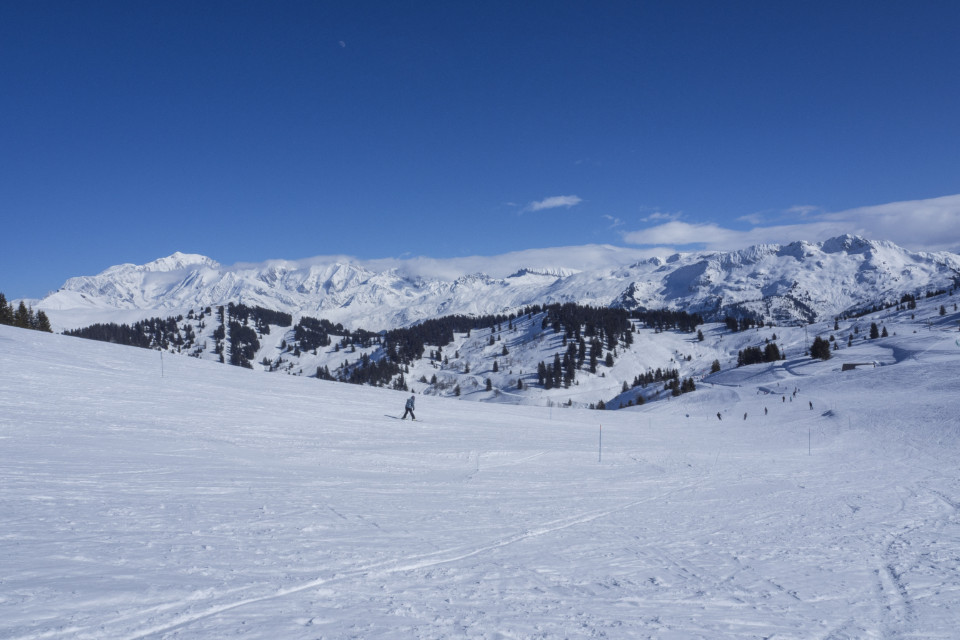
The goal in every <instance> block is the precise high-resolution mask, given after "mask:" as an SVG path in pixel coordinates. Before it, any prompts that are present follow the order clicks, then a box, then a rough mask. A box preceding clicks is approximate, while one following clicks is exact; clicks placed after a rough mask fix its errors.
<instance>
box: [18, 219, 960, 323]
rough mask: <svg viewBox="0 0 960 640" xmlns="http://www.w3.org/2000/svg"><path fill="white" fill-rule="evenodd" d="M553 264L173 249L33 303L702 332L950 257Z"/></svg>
mask: <svg viewBox="0 0 960 640" xmlns="http://www.w3.org/2000/svg"><path fill="white" fill-rule="evenodd" d="M609 249H613V248H609ZM598 254H602V252H599V251H598ZM563 255H564V251H563V250H557V251H556V256H555V258H554V259H555V261H556V263H555V264H553V265H549V266H546V265H541V266H527V267H522V266H518V267H517V268H516V269H514V270H512V271H510V274H511V275H508V276H505V277H494V276H491V275H488V274H487V273H485V272H484V271H480V272H474V273H463V274H461V275H459V277H449V275H430V274H424V273H417V272H416V270H414V269H408V268H406V266H405V264H404V263H403V262H399V263H397V264H394V265H392V266H389V267H387V268H375V267H371V266H369V265H370V264H373V263H372V262H371V263H361V262H353V261H348V260H346V259H343V260H340V259H336V260H331V261H329V262H325V261H318V260H313V261H283V260H271V261H267V262H264V263H260V264H239V265H233V266H229V267H225V266H223V265H221V264H220V263H218V262H216V261H215V260H213V259H211V258H208V257H206V256H202V255H197V254H184V253H179V252H177V253H174V254H173V255H171V256H168V257H166V258H160V259H158V260H154V261H153V262H149V263H147V264H144V265H133V264H123V265H117V266H114V267H110V268H108V269H106V270H104V271H103V272H101V273H99V274H97V275H94V276H80V277H75V278H70V279H69V280H67V282H66V283H64V285H63V287H61V288H60V289H59V290H58V291H56V292H54V293H52V294H50V295H48V296H47V297H45V298H43V299H42V300H41V301H39V302H38V303H37V304H36V305H35V306H36V308H38V309H43V310H45V311H46V312H47V313H48V314H50V316H51V319H52V320H53V321H54V323H55V324H56V325H58V326H66V327H72V326H80V325H82V324H87V323H89V322H90V318H91V313H93V314H97V313H99V314H100V315H101V316H103V317H104V318H108V317H109V315H110V313H111V312H124V313H122V314H120V315H123V316H124V317H130V316H135V315H138V314H139V315H141V316H142V317H147V316H151V315H165V314H167V313H170V312H173V311H184V312H185V311H186V310H188V309H191V308H204V307H207V306H216V305H221V304H226V303H227V302H231V301H232V302H238V303H242V304H245V305H255V306H262V307H265V308H268V309H273V310H277V311H284V312H287V313H291V314H293V315H295V316H298V315H301V314H302V315H310V316H314V317H319V318H326V319H329V320H330V321H332V322H339V323H342V324H343V325H344V326H348V327H354V328H357V327H362V328H365V329H368V330H381V329H389V328H392V327H401V326H409V325H412V324H415V323H417V322H419V321H422V320H425V319H429V318H436V317H441V316H446V315H452V314H465V315H470V314H475V315H479V314H497V313H509V312H511V311H513V310H516V309H519V308H521V307H523V306H525V305H528V304H549V303H554V302H561V303H562V302H577V303H580V304H585V305H592V306H614V307H623V308H627V309H635V308H645V309H657V308H667V309H682V310H686V311H689V312H697V313H701V314H702V315H703V316H704V317H705V318H706V319H707V320H708V321H710V320H720V319H722V318H723V317H724V316H725V315H728V314H729V315H735V316H742V315H751V316H753V317H759V318H763V319H765V320H770V321H773V322H775V323H777V324H801V323H809V322H813V321H817V320H822V319H825V318H829V317H832V316H837V315H842V314H845V313H850V312H854V311H857V310H859V309H861V308H863V307H865V306H870V305H872V304H876V303H880V302H884V301H891V300H896V299H899V298H900V297H901V296H902V295H904V294H915V293H917V292H922V291H925V290H938V289H947V288H952V287H954V286H957V285H958V284H960V256H958V255H956V254H952V253H948V252H936V253H926V252H911V251H908V250H906V249H903V248H901V247H899V246H897V245H896V244H894V243H892V242H887V241H876V240H868V239H865V238H862V237H859V236H849V235H846V236H840V237H836V238H831V239H829V240H826V241H824V242H821V243H808V242H803V241H798V242H793V243H790V244H787V245H775V244H769V245H755V246H752V247H748V248H746V249H742V250H738V251H729V252H716V251H711V252H691V253H676V254H673V255H670V256H668V257H665V258H664V257H657V258H646V259H639V260H634V261H631V262H629V263H628V264H622V263H619V264H618V263H617V261H618V260H619V261H621V262H622V261H623V254H618V255H617V256H616V258H617V259H616V260H614V259H611V260H609V262H608V266H596V265H591V266H590V267H589V268H580V266H579V265H575V266H567V265H564V264H562V262H563ZM602 255H606V254H602ZM437 262H438V263H442V262H443V261H437ZM600 262H603V260H602V259H601V260H600ZM486 264H487V265H489V266H490V267H491V269H490V271H492V270H493V268H494V267H499V268H501V269H502V267H503V266H504V264H505V261H504V260H503V259H502V258H501V257H492V258H489V259H487V262H486ZM481 266H483V264H481ZM438 271H439V270H438ZM447 271H449V269H448V270H447ZM139 312H143V313H142V314H140V313H139ZM105 321H106V320H105Z"/></svg>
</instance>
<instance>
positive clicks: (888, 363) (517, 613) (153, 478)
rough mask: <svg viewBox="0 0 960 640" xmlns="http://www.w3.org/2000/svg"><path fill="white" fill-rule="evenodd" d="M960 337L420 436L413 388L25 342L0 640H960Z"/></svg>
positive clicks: (1, 486)
mask: <svg viewBox="0 0 960 640" xmlns="http://www.w3.org/2000/svg"><path fill="white" fill-rule="evenodd" d="M868 326H869V325H868ZM777 331H778V333H779V331H780V329H779V328H778V329H777ZM504 335H505V336H506V335H507V334H506V331H505V332H504ZM955 338H956V333H955V332H948V331H945V330H941V331H919V332H917V333H911V332H907V331H902V332H901V333H900V335H898V336H896V337H894V338H891V339H887V340H885V341H883V342H875V343H870V344H865V345H863V347H860V346H857V347H854V348H853V349H854V350H859V349H861V348H862V349H863V351H862V353H861V352H858V351H851V352H848V353H847V354H845V355H847V356H851V357H852V356H853V355H856V356H858V358H859V357H861V356H862V357H863V358H866V359H867V361H872V360H879V361H880V362H883V363H884V366H881V367H878V368H872V367H870V368H866V369H858V370H856V371H852V372H844V373H842V374H841V373H840V372H839V366H840V365H839V362H838V361H837V360H831V361H827V362H813V361H810V360H809V359H806V358H795V359H791V360H787V361H785V362H781V363H774V364H771V365H756V366H753V367H745V368H742V369H733V370H728V371H724V372H722V373H721V374H719V375H716V376H711V377H710V379H709V382H708V383H704V384H702V385H700V387H699V388H698V390H697V391H696V392H694V393H691V394H686V395H684V396H681V397H679V398H674V399H672V400H670V401H663V402H657V403H650V404H648V405H645V406H643V407H639V408H632V409H627V410H623V411H607V412H596V411H586V410H577V409H568V410H561V409H559V408H554V409H552V410H551V409H548V408H543V407H524V406H509V405H503V404H496V403H491V404H477V403H472V402H467V401H456V400H450V399H441V398H433V397H430V396H418V398H417V415H418V417H420V418H421V419H422V420H421V421H418V422H413V423H411V422H409V421H406V422H401V421H399V420H396V419H395V417H397V416H399V415H400V414H401V413H402V410H403V401H404V398H405V397H406V394H403V393H399V392H392V391H387V390H382V389H373V388H367V387H355V386H350V385H342V384H337V383H325V382H321V381H317V380H313V379H306V378H300V377H295V376H277V375H274V374H268V373H263V372H256V371H249V370H243V369H239V368H234V367H227V366H223V365H219V364H215V363H211V362H204V361H199V360H196V359H193V358H183V357H171V356H170V355H169V354H168V355H166V356H164V359H163V362H162V364H163V376H162V377H161V359H160V356H159V354H158V352H154V351H146V350H140V349H135V348H127V347H119V346H115V345H108V344H102V343H95V342H88V341H84V340H79V339H72V338H67V337H64V336H56V335H48V334H39V333H36V332H27V331H22V330H17V329H12V328H9V327H0V362H2V367H0V505H2V506H3V508H2V510H0V513H2V516H0V517H2V521H0V522H2V528H0V558H3V571H2V572H0V637H3V638H17V639H27V638H31V639H33V638H130V639H132V638H212V637H217V638H225V637H234V636H237V637H247V638H397V637H418V638H556V637H571V638H578V637H609V638H625V637H631V638H770V637H776V638H811V637H813V638H908V637H916V638H951V637H955V634H956V627H957V623H958V622H960V513H958V507H960V475H958V473H957V472H958V462H957V460H958V459H960V458H958V455H957V454H958V453H960V436H958V432H960V418H958V416H960V393H957V392H958V391H960V383H958V382H957V381H958V380H960V377H958V374H960V347H958V346H957V345H956V344H955ZM449 348H450V347H447V348H445V351H446V350H447V349H449ZM496 348H497V349H499V348H500V345H499V343H498V345H497V347H496ZM411 375H412V372H411ZM428 377H429V376H428ZM798 388H799V391H798V393H797V394H796V396H794V395H793V391H794V390H795V389H798ZM810 402H812V403H813V408H812V409H810V408H809V403H810ZM765 408H766V409H767V414H766V415H764V409H765ZM718 411H720V412H721V415H722V416H723V420H722V421H720V420H718V419H717V417H716V413H717V412H718ZM744 414H746V415H747V418H746V419H744V418H743V416H744ZM601 423H602V436H603V440H602V442H603V449H602V459H600V460H598V457H599V454H600V453H601V452H600V451H599V444H600V442H599V436H600V430H601V427H600V425H601Z"/></svg>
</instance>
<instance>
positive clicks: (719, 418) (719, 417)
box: [717, 411, 723, 422]
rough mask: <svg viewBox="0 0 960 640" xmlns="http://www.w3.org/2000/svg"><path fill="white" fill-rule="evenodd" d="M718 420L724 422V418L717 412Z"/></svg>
mask: <svg viewBox="0 0 960 640" xmlns="http://www.w3.org/2000/svg"><path fill="white" fill-rule="evenodd" d="M717 420H719V421H721V422H723V416H721V415H720V412H719V411H717Z"/></svg>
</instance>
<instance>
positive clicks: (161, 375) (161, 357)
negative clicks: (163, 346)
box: [160, 351, 163, 378]
mask: <svg viewBox="0 0 960 640" xmlns="http://www.w3.org/2000/svg"><path fill="white" fill-rule="evenodd" d="M160 377H161V378H162V377H163V351H161V352H160Z"/></svg>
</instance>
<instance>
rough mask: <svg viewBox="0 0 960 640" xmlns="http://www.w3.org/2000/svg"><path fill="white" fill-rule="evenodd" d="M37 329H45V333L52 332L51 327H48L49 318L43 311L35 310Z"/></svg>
mask: <svg viewBox="0 0 960 640" xmlns="http://www.w3.org/2000/svg"><path fill="white" fill-rule="evenodd" d="M36 329H37V330H38V331H46V332H47V333H53V329H52V328H51V327H50V319H49V318H48V317H47V314H45V313H44V312H43V311H37V326H36Z"/></svg>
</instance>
